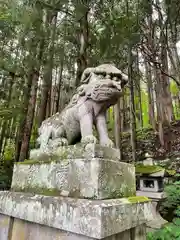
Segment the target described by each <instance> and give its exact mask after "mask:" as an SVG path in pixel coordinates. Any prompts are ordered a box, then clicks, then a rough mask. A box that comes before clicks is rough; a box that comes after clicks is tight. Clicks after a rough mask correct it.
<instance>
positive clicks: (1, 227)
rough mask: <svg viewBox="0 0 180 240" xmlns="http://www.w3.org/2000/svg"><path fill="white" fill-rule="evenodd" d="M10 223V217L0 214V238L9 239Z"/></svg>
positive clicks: (2, 239)
mask: <svg viewBox="0 0 180 240" xmlns="http://www.w3.org/2000/svg"><path fill="white" fill-rule="evenodd" d="M11 225H12V224H11V217H10V216H7V215H3V214H0V240H9V237H10V234H11Z"/></svg>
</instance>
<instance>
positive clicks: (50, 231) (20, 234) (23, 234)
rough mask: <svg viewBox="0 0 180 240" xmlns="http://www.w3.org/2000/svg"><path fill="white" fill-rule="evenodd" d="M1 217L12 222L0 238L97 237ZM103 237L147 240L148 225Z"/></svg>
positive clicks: (72, 239) (86, 239)
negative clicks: (7, 231)
mask: <svg viewBox="0 0 180 240" xmlns="http://www.w3.org/2000/svg"><path fill="white" fill-rule="evenodd" d="M1 218H9V221H11V222H12V224H11V225H8V230H9V234H8V233H5V232H3V231H2V228H0V237H2V238H0V239H1V240H55V239H56V240H62V239H63V240H95V238H90V237H86V236H83V235H79V234H75V233H71V232H67V231H61V230H59V229H57V228H52V227H47V226H45V225H40V224H37V223H32V222H28V221H24V220H21V219H17V218H12V217H8V216H5V215H1V214H0V219H1ZM1 231H2V232H1ZM132 235H133V238H132ZM103 239H104V240H146V227H145V225H144V224H143V225H141V226H139V227H136V228H133V229H130V230H126V231H124V232H122V233H118V234H116V235H112V236H110V237H107V238H103Z"/></svg>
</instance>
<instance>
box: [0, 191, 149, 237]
mask: <svg viewBox="0 0 180 240" xmlns="http://www.w3.org/2000/svg"><path fill="white" fill-rule="evenodd" d="M0 213H1V214H3V215H6V216H5V227H4V228H3V229H4V236H7V234H6V233H7V232H9V234H10V235H11V236H12V238H4V239H3V238H1V240H2V239H3V240H7V239H8V240H19V239H21V240H36V239H37V240H41V239H42V240H46V239H47V240H51V239H62V238H63V239H64V240H76V239H82V240H88V239H106V240H114V239H117V240H120V239H121V240H128V239H129V240H130V239H131V240H141V239H142V240H145V239H146V238H145V234H144V228H143V230H142V229H141V227H142V226H143V225H144V224H145V223H146V222H147V221H148V220H150V219H152V218H153V216H152V213H151V202H150V201H148V200H147V199H146V198H143V197H134V198H124V199H116V200H93V201H92V200H86V199H72V198H67V197H50V196H41V195H33V194H28V193H17V192H8V191H5V192H0ZM3 215H1V217H2V216H3ZM7 216H10V217H11V218H14V222H13V228H12V230H11V231H10V230H7V224H8V221H9V220H8V219H6V218H7ZM1 217H0V220H1ZM20 219H21V220H20ZM29 222H32V223H33V226H32V225H31V223H29ZM39 224H40V225H41V226H40V225H39ZM42 225H43V226H42ZM45 227H46V229H45ZM0 231H3V230H2V227H0ZM133 234H134V238H132V237H130V236H132V235H133ZM0 236H2V234H1V233H0ZM52 237H54V238H52ZM125 237H126V238H125Z"/></svg>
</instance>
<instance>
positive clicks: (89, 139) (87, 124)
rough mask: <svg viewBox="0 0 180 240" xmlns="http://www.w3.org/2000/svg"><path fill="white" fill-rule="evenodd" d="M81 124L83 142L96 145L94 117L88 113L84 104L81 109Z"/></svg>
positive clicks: (79, 113)
mask: <svg viewBox="0 0 180 240" xmlns="http://www.w3.org/2000/svg"><path fill="white" fill-rule="evenodd" d="M78 115H79V122H80V129H81V137H82V139H81V142H82V143H85V144H88V143H96V142H97V139H96V138H95V137H94V135H93V116H92V112H91V111H88V110H87V108H86V106H85V104H83V105H82V106H81V107H80V108H79V112H78Z"/></svg>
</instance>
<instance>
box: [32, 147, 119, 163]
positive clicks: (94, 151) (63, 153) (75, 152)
mask: <svg viewBox="0 0 180 240" xmlns="http://www.w3.org/2000/svg"><path fill="white" fill-rule="evenodd" d="M34 155H35V156H34V159H31V160H34V161H42V162H48V161H51V160H53V159H55V160H57V161H61V160H64V159H77V158H84V159H93V158H103V159H111V160H115V161H119V160H120V151H119V149H116V148H111V147H106V146H101V145H99V144H91V143H89V144H86V145H84V144H76V145H69V146H61V147H58V148H57V149H56V150H53V151H51V152H49V153H48V152H46V153H44V154H43V153H41V154H40V155H38V154H37V155H36V154H34Z"/></svg>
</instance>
